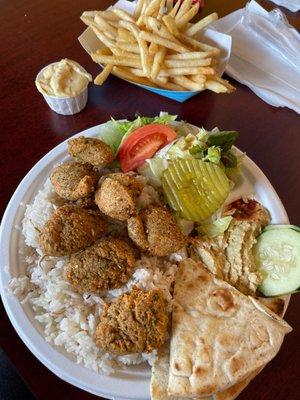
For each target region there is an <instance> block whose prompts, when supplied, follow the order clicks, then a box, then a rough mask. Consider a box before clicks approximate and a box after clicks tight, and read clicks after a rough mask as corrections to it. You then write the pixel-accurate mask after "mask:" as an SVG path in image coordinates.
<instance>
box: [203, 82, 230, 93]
mask: <svg viewBox="0 0 300 400" xmlns="http://www.w3.org/2000/svg"><path fill="white" fill-rule="evenodd" d="M204 86H205V89H209V90H211V91H213V92H215V93H228V89H227V87H226V86H225V85H222V83H220V82H217V81H214V80H212V79H209V80H207V81H206V82H205V83H204Z"/></svg>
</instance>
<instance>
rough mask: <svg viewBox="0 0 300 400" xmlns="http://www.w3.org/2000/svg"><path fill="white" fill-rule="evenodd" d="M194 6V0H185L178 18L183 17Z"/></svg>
mask: <svg viewBox="0 0 300 400" xmlns="http://www.w3.org/2000/svg"><path fill="white" fill-rule="evenodd" d="M192 4H193V0H183V2H182V3H181V5H180V8H179V10H178V12H177V15H176V17H179V18H180V17H182V16H183V15H184V14H185V13H186V12H187V11H188V10H189V9H190V8H191V7H192Z"/></svg>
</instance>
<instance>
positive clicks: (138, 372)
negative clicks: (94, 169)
mask: <svg viewBox="0 0 300 400" xmlns="http://www.w3.org/2000/svg"><path fill="white" fill-rule="evenodd" d="M100 126H101V125H98V126H94V127H92V128H90V129H87V130H85V131H82V132H80V133H78V134H77V135H74V137H76V136H80V135H84V136H96V135H97V133H98V132H99V127H100ZM66 157H67V141H65V142H63V143H61V144H59V145H58V146H56V147H55V148H54V149H53V150H51V151H50V152H49V153H48V154H46V155H45V156H44V157H43V158H42V159H41V160H40V161H39V162H38V163H37V164H36V165H35V166H34V167H33V168H32V169H31V171H29V173H28V174H27V175H26V176H25V178H24V179H23V180H22V182H21V183H20V184H19V186H18V188H17V190H16V191H15V193H14V195H13V196H12V198H11V200H10V202H9V204H8V206H7V209H6V211H5V213H4V216H3V220H2V224H1V230H0V254H1V268H0V292H1V297H2V301H3V304H4V307H5V309H6V312H7V314H8V316H9V319H10V321H11V323H12V324H13V326H14V328H15V330H16V331H17V333H18V335H19V336H20V338H21V339H22V340H23V342H24V343H25V345H26V346H27V347H28V348H29V350H30V351H31V352H32V353H33V354H34V355H35V356H36V357H37V358H38V359H39V360H40V361H41V362H42V363H43V364H44V365H45V366H46V367H47V368H49V369H50V370H51V371H52V372H53V373H54V374H56V375H57V376H58V377H60V378H61V379H63V380H65V381H67V382H69V383H71V384H72V385H74V386H77V387H79V388H81V389H83V390H85V391H87V392H90V393H93V394H96V395H99V396H100V395H102V396H104V397H107V398H109V399H114V400H128V399H138V400H148V399H149V398H150V387H149V386H150V385H149V383H150V374H151V371H150V368H149V367H148V366H147V365H145V364H142V365H139V366H132V367H126V368H125V369H123V370H121V371H118V372H117V373H116V374H114V375H111V376H105V375H99V374H97V373H95V372H94V371H92V370H89V369H87V368H85V367H83V366H82V365H79V364H76V362H75V359H74V358H73V357H72V356H71V355H70V354H68V353H66V352H65V351H64V350H63V349H61V348H59V347H56V346H54V345H50V344H49V343H48V342H46V341H45V339H44V338H43V330H42V327H41V325H40V324H39V323H38V322H37V321H35V319H34V313H33V311H32V309H31V307H30V306H29V305H28V304H27V305H21V304H20V302H19V301H18V299H17V298H16V297H15V296H13V295H11V294H10V293H8V291H7V289H6V288H7V286H8V284H9V281H10V279H11V278H12V277H17V276H19V275H20V274H22V273H23V272H24V271H25V268H26V266H25V263H24V261H23V260H22V256H21V255H20V254H19V249H21V248H22V247H23V246H24V239H23V236H22V233H21V231H20V229H18V227H20V226H21V223H22V219H23V217H24V211H25V206H24V204H26V203H30V202H31V201H32V200H33V199H34V196H35V195H36V193H37V191H38V190H39V189H40V188H42V186H43V183H44V182H45V180H46V179H47V177H48V176H49V174H50V171H51V170H52V168H53V166H54V165H55V164H57V163H59V162H61V161H63V160H64V159H65V158H66ZM250 193H253V194H254V195H255V198H256V199H257V200H258V201H260V202H261V203H262V204H263V205H264V206H265V207H266V208H267V209H268V210H269V211H270V214H271V216H272V223H289V221H288V217H287V214H286V211H285V209H284V207H283V205H282V203H281V201H280V199H279V197H278V196H277V194H276V192H275V190H274V188H273V187H272V185H271V183H270V182H269V180H268V179H267V178H266V176H265V175H264V174H263V172H262V171H261V170H260V169H259V168H258V167H257V166H256V165H255V163H254V162H253V161H251V160H250V159H249V158H248V157H245V158H244V162H243V167H242V171H241V179H240V181H239V182H238V184H237V185H236V187H235V189H234V191H233V192H232V194H231V196H230V197H231V199H232V200H234V199H236V198H238V197H239V196H240V195H242V194H250Z"/></svg>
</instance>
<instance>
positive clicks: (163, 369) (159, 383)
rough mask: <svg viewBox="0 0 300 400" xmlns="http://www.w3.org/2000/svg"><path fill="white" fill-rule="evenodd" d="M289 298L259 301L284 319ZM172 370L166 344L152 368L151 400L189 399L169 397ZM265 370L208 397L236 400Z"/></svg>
mask: <svg viewBox="0 0 300 400" xmlns="http://www.w3.org/2000/svg"><path fill="white" fill-rule="evenodd" d="M288 297H289V296H281V297H269V298H261V297H258V298H257V299H258V300H259V301H260V302H262V303H263V304H264V305H265V306H267V307H268V309H269V310H271V311H273V312H274V313H275V314H277V315H279V316H280V317H283V313H284V310H285V306H286V304H287V300H288ZM169 368H170V344H169V343H166V344H165V345H164V346H162V347H161V348H160V349H159V350H158V352H157V359H156V361H155V362H154V365H153V367H152V375H151V385H150V388H151V399H152V400H187V397H176V398H175V397H174V396H169V395H168V391H167V388H168V379H169ZM263 368H264V366H263V367H262V368H258V369H257V370H256V371H255V372H253V373H252V374H250V375H249V376H248V377H247V378H246V379H244V380H242V381H241V382H239V383H236V384H235V385H233V386H231V387H229V388H228V389H225V390H223V391H222V392H219V393H216V394H214V395H213V396H210V397H208V398H207V399H209V400H234V399H236V397H237V396H238V395H239V394H240V393H241V392H242V391H243V390H244V389H245V388H246V387H247V386H248V384H249V383H250V381H251V380H252V379H254V378H255V377H256V376H257V375H258V374H259V373H260V372H261V371H262V369H263Z"/></svg>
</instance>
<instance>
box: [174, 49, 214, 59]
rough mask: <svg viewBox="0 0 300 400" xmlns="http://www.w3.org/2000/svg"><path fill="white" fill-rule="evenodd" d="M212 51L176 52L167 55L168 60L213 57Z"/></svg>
mask: <svg viewBox="0 0 300 400" xmlns="http://www.w3.org/2000/svg"><path fill="white" fill-rule="evenodd" d="M212 55H213V53H212V52H211V51H189V52H188V53H176V54H169V55H167V56H166V59H167V60H198V59H199V58H207V57H212Z"/></svg>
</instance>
